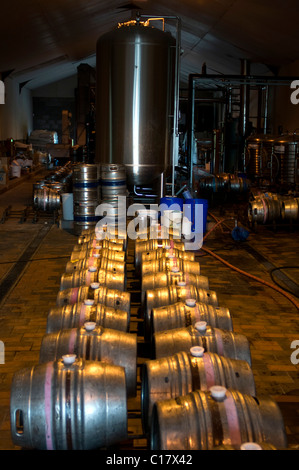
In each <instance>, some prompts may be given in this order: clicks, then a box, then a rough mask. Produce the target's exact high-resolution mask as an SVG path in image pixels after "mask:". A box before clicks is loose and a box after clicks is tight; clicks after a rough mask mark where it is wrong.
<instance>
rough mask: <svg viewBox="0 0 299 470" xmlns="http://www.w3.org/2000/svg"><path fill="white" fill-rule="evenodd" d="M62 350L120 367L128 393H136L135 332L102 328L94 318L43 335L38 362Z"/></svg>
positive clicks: (46, 359) (47, 359)
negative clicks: (75, 325) (79, 324)
mask: <svg viewBox="0 0 299 470" xmlns="http://www.w3.org/2000/svg"><path fill="white" fill-rule="evenodd" d="M64 354H76V356H77V357H78V358H82V359H85V360H91V361H102V362H107V363H109V364H111V363H112V364H115V365H117V366H120V367H124V369H125V373H126V382H127V391H128V395H129V396H131V397H132V396H135V395H136V371H137V335H135V334H132V333H126V332H123V331H119V330H113V329H109V328H103V327H102V326H99V325H96V323H95V322H86V323H85V324H84V326H83V327H79V328H70V329H66V330H60V331H58V332H54V333H48V334H46V335H44V337H43V339H42V343H41V347H40V355H39V362H40V363H44V362H49V361H55V360H57V359H59V357H62V356H63V355H64Z"/></svg>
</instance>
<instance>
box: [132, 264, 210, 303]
mask: <svg viewBox="0 0 299 470" xmlns="http://www.w3.org/2000/svg"><path fill="white" fill-rule="evenodd" d="M186 285H192V286H195V287H197V288H198V289H203V290H209V279H208V278H207V277H206V276H201V275H198V274H190V273H184V272H181V271H179V272H177V271H175V272H168V273H167V272H166V273H163V272H158V273H152V274H147V275H146V276H143V277H142V279H141V303H142V305H144V304H145V302H146V292H147V291H152V290H154V289H159V288H163V287H167V286H178V287H185V286H186ZM202 297H205V296H204V294H202ZM171 303H172V302H171ZM166 305H167V304H166Z"/></svg>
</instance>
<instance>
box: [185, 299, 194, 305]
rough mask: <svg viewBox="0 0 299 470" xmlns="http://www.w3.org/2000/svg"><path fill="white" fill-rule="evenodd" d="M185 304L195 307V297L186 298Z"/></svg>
mask: <svg viewBox="0 0 299 470" xmlns="http://www.w3.org/2000/svg"><path fill="white" fill-rule="evenodd" d="M185 304H186V305H187V307H195V305H196V299H186V300H185Z"/></svg>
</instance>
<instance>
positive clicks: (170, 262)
mask: <svg viewBox="0 0 299 470" xmlns="http://www.w3.org/2000/svg"><path fill="white" fill-rule="evenodd" d="M172 268H175V270H177V271H183V272H189V273H192V274H197V275H200V263H198V262H197V261H189V260H185V259H181V258H177V257H175V256H165V257H164V258H159V259H155V260H152V261H145V262H144V263H142V266H141V276H142V277H143V276H145V275H147V274H152V273H155V272H159V271H160V272H161V271H163V272H167V271H168V272H171V271H172Z"/></svg>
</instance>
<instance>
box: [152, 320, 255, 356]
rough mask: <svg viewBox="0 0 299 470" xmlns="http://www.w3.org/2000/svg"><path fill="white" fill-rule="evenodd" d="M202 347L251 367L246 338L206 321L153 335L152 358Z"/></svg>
mask: <svg viewBox="0 0 299 470" xmlns="http://www.w3.org/2000/svg"><path fill="white" fill-rule="evenodd" d="M193 346H201V347H203V348H204V350H205V351H208V352H213V353H216V354H219V355H220V356H225V357H230V358H231V359H240V360H242V361H247V362H248V364H249V365H251V353H250V347H249V342H248V339H247V338H246V336H244V335H241V334H238V333H233V332H231V331H227V330H221V329H220V328H213V327H211V326H209V325H207V323H206V322H205V321H199V322H196V323H195V325H190V326H188V327H186V328H175V329H173V330H168V331H158V332H157V333H155V334H154V335H153V341H152V357H153V358H155V359H159V358H161V357H166V356H171V355H172V354H175V353H177V352H180V351H190V348H192V347H193Z"/></svg>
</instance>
